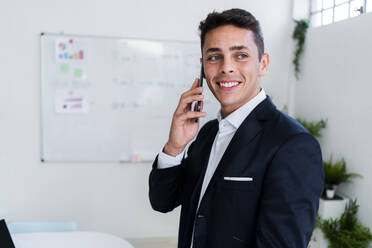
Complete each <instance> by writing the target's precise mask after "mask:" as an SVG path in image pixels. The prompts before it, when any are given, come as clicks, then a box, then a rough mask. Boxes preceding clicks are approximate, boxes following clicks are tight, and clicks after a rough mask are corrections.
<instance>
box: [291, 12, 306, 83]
mask: <svg viewBox="0 0 372 248" xmlns="http://www.w3.org/2000/svg"><path fill="white" fill-rule="evenodd" d="M294 22H295V23H296V27H295V29H294V30H293V33H292V38H293V39H294V40H295V41H296V42H297V43H296V50H295V54H294V58H293V64H294V66H295V75H296V79H297V80H298V79H299V74H300V58H301V55H302V52H303V50H304V44H305V39H306V32H307V29H308V28H309V20H306V19H301V20H294Z"/></svg>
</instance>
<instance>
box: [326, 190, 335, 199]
mask: <svg viewBox="0 0 372 248" xmlns="http://www.w3.org/2000/svg"><path fill="white" fill-rule="evenodd" d="M335 193H336V190H334V189H327V190H326V195H327V198H328V199H333V197H335Z"/></svg>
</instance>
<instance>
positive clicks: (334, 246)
mask: <svg viewBox="0 0 372 248" xmlns="http://www.w3.org/2000/svg"><path fill="white" fill-rule="evenodd" d="M358 208H359V205H357V203H356V200H354V201H351V202H350V204H349V205H347V206H345V211H344V213H343V214H342V215H341V217H340V218H339V219H326V220H323V219H321V218H319V223H318V226H319V228H320V229H321V230H322V232H323V233H324V235H325V237H326V239H327V240H328V241H329V246H328V248H367V247H368V245H369V244H370V242H371V241H372V234H371V232H370V230H369V228H367V227H364V226H363V225H362V223H361V222H360V221H359V220H358V219H357V213H358Z"/></svg>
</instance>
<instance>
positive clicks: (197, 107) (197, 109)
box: [196, 65, 204, 112]
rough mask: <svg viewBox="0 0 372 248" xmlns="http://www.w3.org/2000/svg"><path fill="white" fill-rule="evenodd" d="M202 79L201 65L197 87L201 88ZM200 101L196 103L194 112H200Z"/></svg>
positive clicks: (202, 69)
mask: <svg viewBox="0 0 372 248" xmlns="http://www.w3.org/2000/svg"><path fill="white" fill-rule="evenodd" d="M203 79H204V68H203V65H202V66H201V69H200V77H199V84H198V87H203ZM201 103H202V102H201V101H198V102H197V103H196V111H198V112H200V110H201Z"/></svg>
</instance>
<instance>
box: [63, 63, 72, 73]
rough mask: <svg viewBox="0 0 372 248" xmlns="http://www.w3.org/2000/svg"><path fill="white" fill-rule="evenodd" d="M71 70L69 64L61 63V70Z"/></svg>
mask: <svg viewBox="0 0 372 248" xmlns="http://www.w3.org/2000/svg"><path fill="white" fill-rule="evenodd" d="M69 70H70V66H69V64H61V72H68V71H69Z"/></svg>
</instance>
